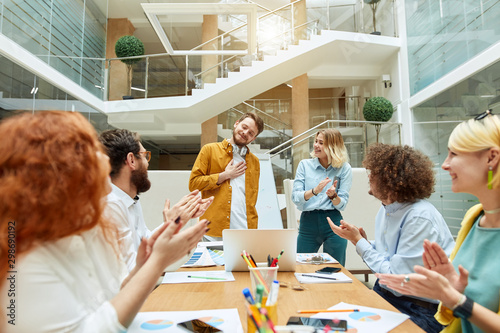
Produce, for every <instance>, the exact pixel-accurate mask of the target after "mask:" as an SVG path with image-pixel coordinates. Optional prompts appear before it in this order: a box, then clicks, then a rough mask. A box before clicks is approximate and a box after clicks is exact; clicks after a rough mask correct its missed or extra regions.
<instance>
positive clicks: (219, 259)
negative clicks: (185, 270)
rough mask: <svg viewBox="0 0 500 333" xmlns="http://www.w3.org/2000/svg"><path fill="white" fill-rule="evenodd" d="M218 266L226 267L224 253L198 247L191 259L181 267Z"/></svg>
mask: <svg viewBox="0 0 500 333" xmlns="http://www.w3.org/2000/svg"><path fill="white" fill-rule="evenodd" d="M216 265H221V266H222V265H224V252H222V251H220V250H210V249H207V248H206V247H204V246H198V247H197V248H196V250H195V251H194V252H193V254H192V255H191V258H189V260H188V261H187V262H186V263H185V264H184V265H182V266H181V267H209V266H216Z"/></svg>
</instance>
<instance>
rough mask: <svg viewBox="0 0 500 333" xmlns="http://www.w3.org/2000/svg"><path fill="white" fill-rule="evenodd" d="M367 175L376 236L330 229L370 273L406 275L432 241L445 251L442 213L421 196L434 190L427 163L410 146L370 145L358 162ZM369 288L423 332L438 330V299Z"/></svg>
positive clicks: (448, 243)
mask: <svg viewBox="0 0 500 333" xmlns="http://www.w3.org/2000/svg"><path fill="white" fill-rule="evenodd" d="M363 166H364V167H365V168H366V170H367V172H368V173H369V177H368V179H369V182H370V194H371V195H373V196H374V197H376V198H377V199H379V200H380V201H381V202H382V207H380V210H379V212H378V214H377V216H376V218H375V240H371V241H368V238H367V235H366V233H365V232H364V230H363V229H362V228H359V229H358V228H357V227H355V226H354V225H351V224H349V223H347V222H345V221H341V226H340V227H338V226H336V225H335V224H333V223H332V222H331V221H329V223H330V227H331V228H332V230H333V232H335V233H336V234H337V235H339V236H340V237H342V238H345V239H347V240H349V241H351V242H352V243H353V244H354V246H356V251H357V252H358V254H359V255H360V256H361V257H362V258H363V261H364V262H365V263H366V264H367V265H368V267H369V268H370V269H371V270H372V271H373V272H375V273H396V274H408V273H412V272H413V266H414V265H417V264H422V253H423V247H422V243H423V241H424V239H431V240H432V241H434V242H437V243H438V244H440V245H441V246H442V247H443V248H444V249H445V250H446V251H447V253H450V252H451V250H452V248H453V245H454V241H453V237H452V235H451V233H450V230H449V229H448V226H447V225H446V222H445V221H444V219H443V217H442V216H441V214H440V213H439V212H438V211H437V209H436V208H435V207H434V206H433V205H432V204H431V203H429V202H428V201H426V200H425V199H426V198H428V197H429V196H430V195H431V194H432V192H433V191H434V171H433V166H434V165H433V163H432V161H431V160H430V159H429V158H428V157H427V156H425V155H424V154H422V153H421V152H419V151H417V150H414V149H413V148H411V147H409V146H395V145H387V144H375V145H372V146H371V147H370V149H369V151H368V154H367V155H366V157H365V159H364V160H363ZM373 290H374V291H376V292H377V293H378V294H379V295H380V296H382V297H383V298H384V299H386V300H387V301H388V302H389V303H391V304H392V305H393V306H394V307H396V308H397V309H398V310H399V311H401V312H403V313H406V314H407V315H409V316H410V318H411V320H412V321H413V322H414V323H415V324H417V325H418V326H420V327H421V328H422V329H424V330H425V331H426V332H439V331H440V330H441V329H442V326H441V325H440V324H439V323H438V322H437V321H436V320H435V319H434V313H435V312H436V309H437V305H438V304H437V301H435V300H433V299H427V298H426V299H422V298H414V297H409V296H405V295H402V294H400V293H398V292H396V291H394V290H393V289H390V288H387V287H386V286H384V285H380V284H379V283H378V281H377V282H376V283H375V285H374V287H373Z"/></svg>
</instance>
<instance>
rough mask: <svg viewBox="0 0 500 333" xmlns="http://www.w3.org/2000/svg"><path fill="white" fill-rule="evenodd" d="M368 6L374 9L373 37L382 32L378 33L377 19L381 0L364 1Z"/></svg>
mask: <svg viewBox="0 0 500 333" xmlns="http://www.w3.org/2000/svg"><path fill="white" fill-rule="evenodd" d="M363 1H364V2H365V3H366V4H368V5H370V7H371V9H372V14H373V15H372V16H373V32H372V33H371V34H372V35H380V31H377V19H376V17H375V13H376V11H377V7H378V3H379V2H380V0H363Z"/></svg>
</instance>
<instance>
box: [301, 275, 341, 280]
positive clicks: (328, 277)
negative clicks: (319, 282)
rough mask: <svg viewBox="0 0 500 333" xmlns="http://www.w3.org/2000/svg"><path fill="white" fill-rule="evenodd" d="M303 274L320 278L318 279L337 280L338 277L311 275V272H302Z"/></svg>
mask: <svg viewBox="0 0 500 333" xmlns="http://www.w3.org/2000/svg"><path fill="white" fill-rule="evenodd" d="M302 276H307V277H312V278H318V279H326V280H337V279H336V278H334V277H330V276H319V275H310V274H302Z"/></svg>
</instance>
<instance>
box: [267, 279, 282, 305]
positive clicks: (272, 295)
mask: <svg viewBox="0 0 500 333" xmlns="http://www.w3.org/2000/svg"><path fill="white" fill-rule="evenodd" d="M279 290H280V283H279V282H278V281H277V280H274V281H273V284H271V291H270V292H269V295H268V296H267V301H266V306H269V305H274V304H276V302H277V301H278V292H279Z"/></svg>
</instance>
